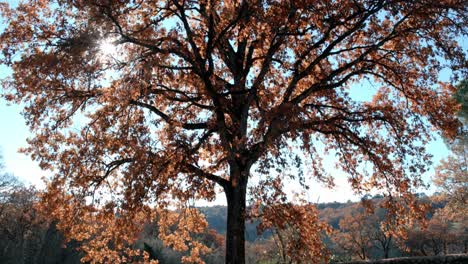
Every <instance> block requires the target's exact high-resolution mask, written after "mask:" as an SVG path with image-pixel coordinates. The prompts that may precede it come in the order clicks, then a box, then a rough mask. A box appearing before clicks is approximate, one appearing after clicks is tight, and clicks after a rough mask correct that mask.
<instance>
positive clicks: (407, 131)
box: [0, 0, 468, 263]
mask: <svg viewBox="0 0 468 264" xmlns="http://www.w3.org/2000/svg"><path fill="white" fill-rule="evenodd" d="M467 8H468V7H467V2H466V1H464V0H439V1H429V0H414V1H402V0H375V1H374V0H373V1H368V0H340V1H331V0H313V1H312V0H301V1H287V0H285V1H274V0H242V1H237V0H236V1H231V0H225V1H209V0H197V1H195V0H193V1H192V0H164V1H163V0H161V1H156V0H155V1H133V0H132V1H130V0H119V1H116V0H91V1H81V0H74V1H73V0H57V1H46V0H38V1H26V2H25V3H22V4H19V6H18V7H17V8H15V9H11V8H9V7H8V5H7V4H6V3H1V4H0V11H1V12H2V15H3V17H4V18H5V19H6V22H7V27H6V29H5V30H4V31H3V32H2V34H1V35H0V47H1V49H2V54H3V57H2V58H1V63H3V64H6V65H8V66H10V67H11V68H12V69H13V75H12V76H11V77H10V78H9V79H6V80H5V81H4V82H3V87H4V88H5V89H6V90H7V92H6V93H5V98H6V99H8V100H9V101H11V102H15V103H21V104H23V105H24V106H25V107H24V116H25V118H26V120H27V124H28V125H29V127H30V128H31V130H32V131H34V133H35V136H34V137H32V138H31V139H29V147H27V148H26V149H24V151H25V152H26V153H29V154H30V155H31V156H32V158H33V159H35V160H38V161H39V162H40V165H41V167H42V168H43V169H51V170H53V171H54V174H55V176H54V177H53V178H51V179H50V182H49V190H48V194H47V195H45V196H44V201H45V202H46V203H45V204H46V205H47V207H48V208H49V209H54V210H52V211H53V212H54V213H53V214H52V215H53V216H56V217H58V218H61V220H62V224H61V225H59V227H61V228H64V229H67V228H68V229H69V230H71V231H70V232H69V234H68V235H69V236H72V237H74V238H76V239H81V240H86V239H89V238H90V237H92V236H91V232H92V231H95V232H98V231H99V232H100V231H102V230H103V229H105V228H106V227H107V228H109V229H112V231H105V232H104V233H101V235H100V236H98V237H100V238H103V241H104V242H103V243H98V241H93V242H94V244H95V246H96V247H97V248H100V249H102V250H101V251H97V250H95V248H96V247H94V248H91V247H88V248H86V250H85V251H86V252H87V253H88V254H91V253H92V254H99V252H104V253H103V254H104V255H106V254H107V256H115V260H113V261H117V260H120V261H125V258H128V257H131V256H133V255H132V254H133V253H129V251H125V253H124V254H123V255H121V254H120V255H119V254H116V255H113V254H110V253H109V250H116V251H119V250H120V251H123V248H125V247H124V245H127V244H128V243H130V242H128V241H132V239H133V237H132V236H131V233H134V231H135V230H136V229H138V227H139V225H138V223H141V219H142V218H145V217H154V212H155V211H158V210H159V211H158V212H160V213H163V212H166V211H165V210H166V209H167V208H168V207H169V206H171V204H172V206H174V203H175V201H177V203H176V206H179V207H184V206H185V205H187V203H189V202H190V201H191V200H194V199H205V200H213V199H215V197H216V186H218V187H219V188H220V189H221V190H223V191H224V193H225V195H226V199H227V204H228V209H227V210H228V219H227V236H226V263H244V262H245V255H244V242H245V237H244V229H245V224H244V222H245V218H246V216H247V215H248V213H247V211H246V201H247V198H249V199H252V200H253V201H256V202H258V203H264V205H265V206H271V207H272V208H285V207H284V206H283V207H282V206H277V205H278V204H281V203H284V202H285V200H284V199H280V198H281V197H283V195H281V194H282V193H283V191H282V189H283V186H284V180H285V178H287V176H289V178H291V179H295V180H297V181H298V182H299V184H301V185H302V186H303V187H304V188H307V187H309V186H307V184H306V181H305V177H309V176H310V177H313V178H315V179H317V180H319V181H322V182H324V183H325V184H327V185H333V177H332V176H331V175H329V174H328V173H327V168H326V165H324V163H323V159H324V156H326V155H327V153H328V154H330V155H332V156H333V155H334V157H335V160H336V166H337V167H338V168H340V169H341V170H343V171H344V172H345V173H346V174H347V175H348V179H349V183H350V185H351V186H352V188H353V189H354V191H355V192H357V193H366V192H369V191H371V190H381V191H383V192H384V193H385V196H387V197H389V199H387V201H388V202H387V203H385V206H386V207H387V210H388V212H389V214H393V215H406V216H413V217H421V216H422V215H423V208H422V207H420V206H418V205H417V204H416V200H415V199H414V196H413V195H412V191H413V190H415V188H417V187H418V186H420V185H421V184H422V180H421V175H423V173H424V172H425V171H426V170H427V169H428V166H429V165H430V155H429V154H428V153H427V151H426V149H425V144H426V143H427V142H428V141H429V140H430V139H431V137H432V134H433V132H432V131H434V130H436V131H439V132H440V133H443V134H444V135H446V136H448V137H453V136H454V135H455V134H456V131H457V128H458V122H457V120H456V117H455V112H456V110H457V103H456V101H455V100H454V99H453V98H452V96H451V95H452V94H453V92H454V91H455V88H454V87H453V86H452V85H451V84H450V83H444V82H440V81H439V80H438V73H439V72H440V71H441V70H442V69H444V68H446V67H449V68H450V69H451V70H452V73H453V76H454V78H457V76H460V75H466V73H467V67H466V66H467V61H466V56H465V54H464V52H463V49H462V48H461V47H460V45H459V44H458V43H457V41H456V40H457V39H458V38H459V37H460V36H463V35H465V36H466V28H467V17H468V14H467V13H468V12H467ZM365 82H369V85H370V86H372V87H373V88H374V90H373V92H374V94H373V95H372V100H370V101H363V100H358V99H356V97H355V96H353V94H350V89H351V87H359V84H363V83H365ZM299 154H303V155H299ZM302 156H304V157H306V158H305V159H302V158H301V157H302ZM291 167H294V168H298V169H299V172H302V173H297V174H294V175H287V174H288V171H289V169H290V168H291ZM304 168H305V169H304ZM274 169H276V171H275V170H274ZM276 172H277V173H276ZM253 176H255V177H257V180H256V181H250V185H249V180H250V179H251V178H252V177H253ZM257 183H258V184H257ZM248 187H252V188H248ZM249 190H254V191H253V192H249ZM265 199H267V200H265ZM285 199H286V198H285ZM155 207H156V208H157V209H158V210H156V209H155ZM181 210H189V211H190V209H187V208H185V209H181ZM264 212H265V213H266V212H271V213H276V214H277V215H278V217H280V216H281V215H282V214H280V213H278V212H277V211H276V210H264ZM297 212H306V211H305V210H297ZM185 215H187V216H192V218H190V219H194V217H193V216H194V215H197V214H185ZM301 217H302V215H301V214H300V213H298V214H295V217H294V218H292V217H290V215H289V214H288V221H292V222H294V221H296V220H297V221H298V223H299V222H300V219H301ZM309 217H310V218H311V219H315V217H313V216H309ZM270 218H271V217H267V216H264V219H270ZM411 218H412V217H401V218H400V221H401V222H404V221H406V220H407V219H411ZM83 219H86V221H83ZM91 219H93V220H92V221H91ZM294 219H296V220H294ZM174 221H175V220H174ZM181 221H182V220H181ZM194 221H195V220H194ZM197 221H198V222H194V223H198V224H196V225H198V226H200V228H201V227H202V226H203V221H202V220H197ZM200 221H201V222H200ZM93 222H94V223H97V224H98V225H97V226H96V227H93V228H88V229H81V228H78V227H74V225H73V224H76V223H78V224H83V223H88V224H89V225H90V224H91V223H93ZM182 222H183V221H182ZM293 226H294V225H293ZM320 226H321V225H317V224H315V223H312V224H311V227H310V228H308V229H307V228H305V229H307V230H308V232H307V233H304V234H301V235H303V236H310V235H313V234H314V233H319V232H320V231H321V229H320V228H319V227H320ZM185 228H186V227H185ZM182 229H183V228H182ZM117 231H119V232H120V233H124V232H127V233H125V235H122V236H119V237H112V236H113V234H116V233H119V232H117ZM84 234H85V235H84ZM181 234H183V235H188V233H187V232H186V231H181ZM169 238H174V237H173V236H172V237H171V236H169ZM187 241H188V240H183V239H182V242H187ZM298 241H306V242H307V241H313V242H314V243H315V241H316V240H315V239H302V240H301V239H299V240H298ZM168 243H169V244H170V243H173V242H171V241H170V239H169V242H168ZM173 244H174V243H173ZM190 244H191V245H192V246H191V247H192V255H191V256H192V257H193V258H189V259H187V261H199V259H198V258H197V254H198V253H201V252H202V251H203V250H202V247H198V246H197V245H198V244H197V243H195V242H193V243H190ZM182 248H183V247H182ZM104 249H105V250H104Z"/></svg>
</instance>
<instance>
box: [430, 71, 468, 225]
mask: <svg viewBox="0 0 468 264" xmlns="http://www.w3.org/2000/svg"><path fill="white" fill-rule="evenodd" d="M467 92H468V80H464V81H462V82H460V83H459V84H458V85H457V91H456V93H455V99H456V100H457V102H459V103H460V104H461V109H460V111H459V113H458V116H459V119H460V121H461V123H462V126H461V128H460V129H459V130H458V135H457V137H456V138H455V140H453V141H451V142H449V144H448V146H449V147H450V149H451V151H452V153H451V155H450V156H449V157H448V158H446V159H445V160H442V162H441V164H440V165H439V166H438V167H437V168H436V174H435V176H434V183H435V184H436V185H437V186H438V187H439V189H440V190H441V191H442V196H443V198H444V199H445V200H447V203H448V204H447V206H446V207H445V208H444V210H447V211H448V212H449V213H450V215H449V216H450V217H452V218H458V219H460V218H462V219H463V218H464V221H466V217H467V215H468V149H467V147H468V128H467V121H468V119H467V118H468V101H467V100H468V93H467Z"/></svg>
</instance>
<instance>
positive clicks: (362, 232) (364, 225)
mask: <svg viewBox="0 0 468 264" xmlns="http://www.w3.org/2000/svg"><path fill="white" fill-rule="evenodd" d="M372 221H373V220H372V219H370V218H369V217H367V215H366V213H365V212H356V213H355V214H347V215H345V217H343V219H341V220H340V231H335V234H334V235H333V237H332V238H333V241H334V242H335V243H336V244H337V245H338V246H339V247H340V248H341V249H343V250H344V251H345V252H347V253H348V254H349V255H351V256H357V257H358V258H359V259H361V260H366V259H368V258H369V250H370V248H371V247H372V245H373V237H372V236H373V233H374V231H373V230H372V226H373V224H374V223H373V222H372Z"/></svg>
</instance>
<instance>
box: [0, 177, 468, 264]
mask: <svg viewBox="0 0 468 264" xmlns="http://www.w3.org/2000/svg"><path fill="white" fill-rule="evenodd" d="M2 182H3V186H1V189H0V191H1V192H0V195H1V196H0V263H15V264H21V263H44V264H45V263H79V262H80V258H81V257H82V256H83V254H82V253H80V252H79V251H78V250H77V247H78V246H79V244H78V243H77V242H75V241H67V240H65V238H64V237H63V235H62V234H61V233H60V232H59V231H58V230H57V227H56V223H55V222H53V221H49V220H48V219H47V217H46V216H43V215H41V214H39V212H40V208H37V205H36V202H37V200H38V194H37V193H36V191H35V190H33V189H31V188H27V187H24V186H23V185H22V184H21V183H19V182H18V181H17V179H16V178H15V177H13V176H11V175H3V176H2ZM5 183H6V184H5ZM419 199H420V201H422V202H425V203H427V204H428V205H430V209H429V210H428V212H429V213H428V215H427V218H428V221H427V222H426V224H425V225H424V227H423V226H422V225H421V224H416V225H415V226H413V227H411V228H409V227H408V228H407V229H405V230H390V229H391V228H392V226H390V225H389V224H388V223H389V222H384V219H385V215H386V212H385V210H384V209H381V208H379V206H378V205H379V203H381V202H383V201H384V200H385V198H384V197H382V196H374V197H364V199H363V200H364V201H365V203H364V204H366V203H367V204H368V203H372V204H374V205H376V206H375V210H374V212H370V210H367V209H366V208H364V207H363V206H362V204H363V203H356V202H346V203H339V202H333V203H320V204H316V205H315V206H316V207H317V208H318V209H319V216H320V219H321V220H322V221H325V222H326V223H328V224H329V225H330V226H331V227H332V229H333V231H332V232H331V233H330V234H323V240H324V241H325V243H326V245H327V248H328V250H329V253H330V255H331V261H332V262H338V261H350V260H360V259H382V258H389V257H399V256H431V255H445V254H452V253H466V252H467V246H468V232H467V225H466V219H465V218H466V217H465V218H463V219H462V220H460V221H458V220H448V219H449V217H448V216H446V215H444V210H443V208H444V206H445V204H446V202H445V201H444V200H441V199H439V198H438V196H437V195H433V196H430V197H428V196H425V195H419ZM199 210H200V211H201V212H203V214H204V215H205V217H206V219H207V221H208V223H209V226H210V229H209V230H208V231H207V232H206V233H204V234H200V235H199V237H198V238H197V239H198V240H199V241H201V242H203V243H205V244H206V245H208V246H209V247H210V248H211V249H212V250H211V253H209V254H207V255H205V256H203V259H204V260H205V262H206V263H208V264H210V263H212V264H214V263H224V234H225V232H226V226H225V223H226V207H224V206H214V207H200V208H199ZM155 223H156V221H154V222H148V223H147V224H146V226H145V227H144V230H143V232H142V233H141V234H140V236H139V237H138V239H137V242H136V243H135V244H134V245H129V247H133V248H138V249H141V250H144V251H146V252H147V253H148V254H149V256H150V258H152V259H158V260H159V262H160V263H163V264H172V263H174V264H175V263H180V262H181V257H182V256H183V252H182V253H180V252H176V251H174V250H172V249H170V248H167V247H165V246H164V245H163V243H162V241H161V240H159V239H158V238H157V235H158V233H157V232H158V228H157V226H156V224H155ZM257 225H258V222H257V221H256V220H255V219H253V220H252V221H250V222H248V223H247V227H246V238H247V240H248V242H247V246H246V257H247V259H246V261H247V263H265V264H266V263H286V262H282V261H283V259H282V257H283V256H284V255H283V254H282V253H283V252H284V251H285V250H286V248H285V247H287V246H291V241H294V240H293V239H292V238H294V235H295V232H297V231H298V230H292V229H286V230H281V231H278V230H271V229H270V230H266V231H265V232H263V233H262V234H259V233H258V231H257ZM398 233H401V234H404V235H402V236H397V235H395V234H398ZM110 246H111V245H110Z"/></svg>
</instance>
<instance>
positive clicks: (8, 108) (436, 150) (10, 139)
mask: <svg viewBox="0 0 468 264" xmlns="http://www.w3.org/2000/svg"><path fill="white" fill-rule="evenodd" d="M8 2H9V3H13V4H14V3H16V2H18V1H8ZM3 27H4V25H3V24H1V22H0V32H1V31H2V29H3ZM465 43H466V42H465ZM465 43H464V44H465ZM9 73H11V70H10V69H8V68H6V67H5V66H3V65H0V78H4V77H6V76H8V74H9ZM440 79H441V80H447V79H448V73H444V74H442V75H441V76H440ZM373 89H374V88H372V87H371V86H370V85H369V84H366V83H365V82H364V83H362V84H358V85H356V86H355V87H353V89H352V91H351V96H352V97H354V98H358V99H361V100H368V99H370V97H371V95H372V91H373ZM20 113H21V106H18V105H8V104H7V103H6V101H5V100H3V99H0V124H2V126H1V129H0V148H1V152H2V154H3V159H4V163H5V165H6V169H7V171H8V172H11V173H13V174H15V175H16V176H18V177H19V178H20V179H21V180H23V181H24V182H26V183H28V184H34V185H38V186H39V187H41V186H43V185H42V180H41V177H42V176H47V174H48V172H44V171H42V170H41V169H40V168H39V166H38V164H37V163H36V162H34V161H32V160H31V159H30V158H29V157H28V156H26V155H24V154H21V153H18V149H19V148H21V147H25V146H26V144H27V143H26V138H27V137H30V136H31V135H32V134H31V132H30V131H29V129H28V128H27V127H26V125H25V120H24V118H23V117H22V116H21V114H20ZM428 149H429V152H430V153H431V154H432V155H433V156H434V159H433V161H434V162H435V163H434V165H437V164H438V163H439V161H440V159H442V158H445V157H446V156H447V155H448V154H449V151H448V149H447V147H446V146H445V144H444V142H443V141H442V139H440V138H438V139H437V140H436V141H434V142H432V143H431V144H430V145H429V146H428ZM331 173H332V174H333V175H336V176H337V177H336V184H337V187H336V188H335V190H328V189H326V188H324V187H322V186H320V184H318V183H314V182H310V184H312V186H311V190H312V192H311V193H310V194H309V195H308V198H309V200H312V201H320V202H331V201H346V200H348V199H351V200H355V199H357V197H355V196H354V195H353V193H352V191H351V190H350V188H349V186H348V184H347V181H346V178H345V177H344V175H342V174H343V173H341V172H339V171H337V170H335V169H331ZM432 174H433V172H429V173H427V175H425V176H424V177H425V180H426V182H429V181H430V177H431V175H432ZM294 188H295V187H294V185H291V186H288V187H287V189H290V190H292V189H294ZM432 190H433V189H432ZM216 203H223V199H219V200H218V201H217V202H216Z"/></svg>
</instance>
